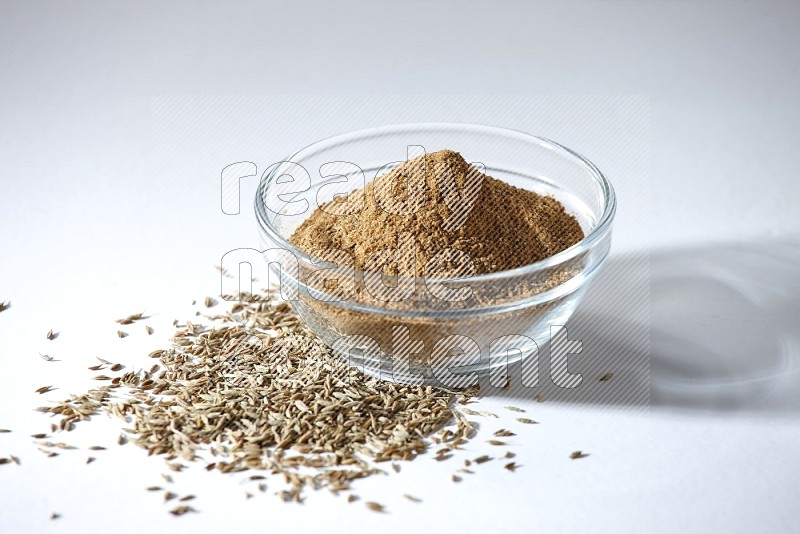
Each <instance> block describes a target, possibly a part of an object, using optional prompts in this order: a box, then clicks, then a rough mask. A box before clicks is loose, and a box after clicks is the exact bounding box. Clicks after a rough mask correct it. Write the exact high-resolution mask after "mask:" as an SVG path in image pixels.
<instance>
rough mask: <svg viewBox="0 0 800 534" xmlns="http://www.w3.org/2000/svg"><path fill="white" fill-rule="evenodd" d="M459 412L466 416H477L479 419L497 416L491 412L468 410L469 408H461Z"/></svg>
mask: <svg viewBox="0 0 800 534" xmlns="http://www.w3.org/2000/svg"><path fill="white" fill-rule="evenodd" d="M461 411H462V412H463V413H465V414H466V415H479V416H481V417H495V418H496V417H497V414H493V413H492V412H483V411H477V410H470V409H469V408H461Z"/></svg>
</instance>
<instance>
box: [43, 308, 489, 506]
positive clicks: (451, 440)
mask: <svg viewBox="0 0 800 534" xmlns="http://www.w3.org/2000/svg"><path fill="white" fill-rule="evenodd" d="M206 320H207V321H208V324H206V325H201V324H196V323H194V324H193V323H191V322H188V321H187V323H186V325H185V326H184V327H182V328H180V329H179V330H178V331H177V332H176V334H175V337H174V339H173V342H172V347H170V348H167V349H164V350H157V351H155V352H153V353H152V354H151V355H150V356H151V357H152V358H154V359H156V360H157V362H156V363H155V365H153V366H152V367H151V368H150V369H149V370H140V371H123V372H118V373H114V372H113V371H111V373H112V377H111V378H110V380H109V381H107V382H105V384H106V385H103V386H100V387H97V388H93V389H91V390H90V391H88V392H87V393H85V394H83V395H77V396H71V397H70V398H69V399H67V400H65V401H63V402H61V403H58V404H57V405H55V406H51V407H42V408H40V409H39V411H42V412H46V413H50V414H53V415H56V416H59V417H60V418H61V421H60V422H59V423H58V424H57V427H59V428H62V429H66V428H72V427H73V425H74V424H76V423H80V422H81V421H86V420H88V419H89V418H90V416H91V415H95V414H99V413H110V414H113V415H116V416H119V417H121V418H123V419H125V420H126V421H128V422H129V423H130V424H129V427H130V428H126V429H125V431H126V432H127V434H128V436H129V440H130V441H131V442H132V443H134V444H136V445H138V446H139V447H141V448H143V449H146V450H147V451H148V453H149V454H156V455H163V456H164V457H165V458H166V460H167V461H168V462H174V461H175V460H177V459H181V460H183V461H185V462H201V461H202V462H203V463H204V464H206V469H207V470H209V471H211V470H218V471H221V472H224V473H231V472H240V471H246V470H249V469H256V470H265V471H267V472H268V473H270V474H272V475H275V476H276V478H277V479H278V481H279V482H280V483H281V485H282V487H285V488H286V489H283V490H281V491H278V492H277V493H278V495H279V496H280V497H282V498H283V499H284V500H289V501H301V500H302V496H303V492H304V490H306V489H309V488H310V489H322V488H327V489H329V490H331V491H333V492H340V491H344V490H348V489H350V484H351V482H352V481H353V480H355V479H360V478H364V477H368V476H371V475H375V474H381V473H385V472H386V471H385V470H383V469H380V468H379V466H378V464H379V463H380V462H385V461H400V460H410V459H413V458H414V457H416V456H417V455H419V454H421V453H424V452H425V451H426V450H427V449H428V448H429V446H431V445H432V444H434V443H435V444H445V445H447V446H448V447H450V448H458V447H459V446H461V445H462V444H464V443H466V442H467V440H469V439H470V438H471V437H472V436H473V434H474V430H473V428H472V426H471V425H470V423H469V422H468V421H467V420H466V419H465V418H464V417H463V415H461V414H459V413H458V411H457V410H456V408H455V405H456V403H458V402H466V401H467V400H468V399H469V398H470V397H471V396H472V395H474V394H475V390H467V391H454V390H448V389H443V388H433V387H430V386H409V385H399V384H394V383H390V382H384V381H380V380H378V379H376V378H371V377H367V376H365V375H363V374H361V373H360V372H359V371H358V370H357V369H354V368H352V367H350V366H348V365H347V364H346V363H344V362H342V361H341V360H339V359H338V358H336V357H335V356H334V355H333V354H332V353H331V352H330V350H329V349H328V347H327V346H326V345H324V343H322V341H320V340H319V339H318V338H317V337H316V336H314V335H313V334H312V333H311V332H310V331H308V330H307V329H306V327H305V326H304V325H303V324H302V323H301V321H300V319H299V318H298V317H297V315H295V314H294V312H293V311H292V310H291V308H290V307H289V306H288V305H287V304H285V303H276V302H275V301H274V300H273V298H272V296H271V295H269V294H267V295H265V296H253V295H246V296H243V298H242V300H241V301H239V302H236V303H235V304H233V306H232V307H231V309H230V311H229V312H226V313H224V314H220V315H215V316H207V317H206ZM108 363H109V364H110V362H108ZM100 367H102V366H100ZM112 367H113V366H112ZM109 371H110V369H105V370H104V369H96V372H102V373H106V374H108V373H109ZM103 376H104V377H105V375H103ZM170 465H174V463H173V464H170ZM271 479H272V477H267V480H266V483H269V484H270V485H271V482H270V480H271Z"/></svg>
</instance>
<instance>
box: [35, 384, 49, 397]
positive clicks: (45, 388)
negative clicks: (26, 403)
mask: <svg viewBox="0 0 800 534" xmlns="http://www.w3.org/2000/svg"><path fill="white" fill-rule="evenodd" d="M50 391H53V386H42V387H40V388H39V389H37V390H36V393H38V394H39V395H43V394H45V393H48V392H50Z"/></svg>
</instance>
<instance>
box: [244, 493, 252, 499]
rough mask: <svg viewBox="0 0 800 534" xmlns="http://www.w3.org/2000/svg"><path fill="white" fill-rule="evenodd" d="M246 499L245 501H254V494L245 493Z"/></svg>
mask: <svg viewBox="0 0 800 534" xmlns="http://www.w3.org/2000/svg"><path fill="white" fill-rule="evenodd" d="M244 498H245V499H252V498H253V494H252V493H245V494H244Z"/></svg>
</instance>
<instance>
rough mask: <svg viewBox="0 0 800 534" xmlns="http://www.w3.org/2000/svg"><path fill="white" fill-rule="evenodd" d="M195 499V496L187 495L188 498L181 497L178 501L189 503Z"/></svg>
mask: <svg viewBox="0 0 800 534" xmlns="http://www.w3.org/2000/svg"><path fill="white" fill-rule="evenodd" d="M193 499H194V495H187V496H186V497H181V498H180V499H178V501H180V502H189V501H191V500H193Z"/></svg>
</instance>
